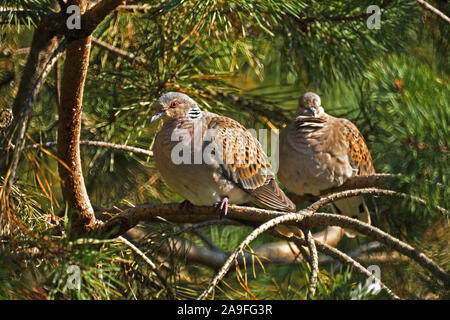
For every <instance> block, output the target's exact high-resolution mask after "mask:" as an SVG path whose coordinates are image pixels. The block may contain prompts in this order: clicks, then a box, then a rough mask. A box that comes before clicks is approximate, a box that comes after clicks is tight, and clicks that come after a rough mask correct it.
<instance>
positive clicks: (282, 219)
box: [92, 188, 450, 285]
mask: <svg viewBox="0 0 450 320" xmlns="http://www.w3.org/2000/svg"><path fill="white" fill-rule="evenodd" d="M387 191H390V190H378V189H374V188H372V189H361V190H354V191H353V190H350V191H345V192H342V193H340V194H338V196H336V197H335V196H334V195H331V196H329V197H328V198H327V199H326V201H328V200H330V199H331V198H333V200H330V201H335V200H336V199H343V198H345V197H352V196H355V195H362V194H378V195H389V196H392V195H394V196H396V195H397V192H393V191H392V192H387ZM326 201H323V200H319V201H317V202H316V203H314V204H312V205H311V206H310V207H309V208H307V209H304V210H301V211H299V212H298V213H285V212H278V211H273V210H264V209H257V208H251V207H241V206H230V208H229V211H228V214H227V218H228V219H234V220H238V221H249V222H252V223H255V222H256V223H263V224H262V225H261V226H260V227H258V228H257V229H255V230H259V231H260V232H264V231H267V230H268V229H270V228H272V227H275V226H276V225H279V224H284V223H286V224H290V225H296V226H299V225H300V227H302V228H308V229H310V228H312V227H315V226H339V227H341V228H348V229H351V230H355V231H357V232H359V233H361V234H364V235H366V236H369V237H373V238H375V239H376V240H377V241H379V242H382V243H384V244H385V245H387V246H388V247H390V248H393V249H395V250H397V251H399V252H400V253H402V254H404V255H406V256H408V257H410V258H411V259H413V260H415V261H417V262H418V263H419V264H420V265H421V266H422V267H424V268H425V269H428V270H430V271H431V272H432V273H433V274H434V275H435V276H436V277H437V278H439V279H441V280H442V281H443V282H444V283H445V284H446V285H450V275H449V274H447V273H446V272H445V271H444V270H443V269H442V268H440V267H439V266H438V265H437V264H435V263H434V262H433V261H432V260H431V259H429V258H428V257H427V256H425V255H424V254H423V253H421V252H420V251H418V250H416V249H414V248H413V247H411V246H410V245H408V244H407V243H404V242H402V241H400V240H398V239H396V238H394V237H392V236H390V235H389V234H387V233H385V232H383V231H382V230H380V229H378V228H375V227H373V226H371V225H368V224H366V223H363V222H360V221H358V220H356V219H352V218H349V217H346V216H341V215H335V214H321V213H315V212H317V210H318V209H319V208H320V207H322V206H323V205H325V204H326V203H328V202H326ZM420 203H422V202H420ZM422 204H423V203H422ZM157 216H160V217H163V218H165V219H166V220H169V221H172V222H174V223H196V222H203V221H208V220H211V219H215V218H216V217H217V216H218V212H217V208H215V207H201V206H194V207H192V208H190V209H189V210H187V209H186V208H185V206H180V204H165V205H151V204H149V205H141V206H136V207H134V208H130V209H126V210H124V211H123V212H122V213H121V214H119V215H116V216H114V217H113V218H112V219H110V220H108V221H107V222H106V223H104V224H102V225H100V226H98V227H97V230H96V231H95V234H92V235H94V236H96V237H98V236H101V235H103V236H104V235H106V234H108V235H109V236H114V235H120V234H123V233H124V232H126V231H127V230H129V229H130V228H132V227H134V226H136V225H137V223H139V222H140V221H153V220H154V219H155V218H156V217H157ZM259 234H260V233H253V232H252V235H254V236H255V237H257V236H258V235H259ZM248 240H249V241H252V240H253V239H252V238H248ZM245 245H246V244H244V246H245Z"/></svg>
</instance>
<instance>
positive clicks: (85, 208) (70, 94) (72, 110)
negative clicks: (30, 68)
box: [57, 0, 96, 234]
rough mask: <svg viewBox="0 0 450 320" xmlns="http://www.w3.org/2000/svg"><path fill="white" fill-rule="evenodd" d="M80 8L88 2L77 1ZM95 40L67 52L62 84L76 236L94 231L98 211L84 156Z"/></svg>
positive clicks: (61, 136)
mask: <svg viewBox="0 0 450 320" xmlns="http://www.w3.org/2000/svg"><path fill="white" fill-rule="evenodd" d="M74 4H76V5H78V6H79V7H80V8H84V7H85V6H86V1H85V0H79V1H75V2H74ZM90 49H91V36H88V37H86V38H84V39H79V40H75V41H72V42H71V43H70V44H69V47H68V48H67V54H66V60H65V64H64V73H63V77H62V82H61V103H60V105H59V106H58V109H59V121H58V144H57V150H58V157H59V158H60V159H61V160H62V162H64V164H65V165H64V164H62V163H61V162H58V169H59V176H60V178H61V189H62V194H63V198H64V201H65V202H66V204H67V205H68V209H69V217H70V221H71V229H72V230H71V231H72V234H82V233H85V232H89V231H91V230H92V229H93V228H94V226H95V221H96V220H95V216H94V209H93V208H92V205H91V202H90V201H89V196H88V194H87V191H86V186H85V184H84V179H83V173H82V169H81V156H80V132H81V112H82V104H83V90H84V84H85V81H86V75H87V70H88V65H89V55H90Z"/></svg>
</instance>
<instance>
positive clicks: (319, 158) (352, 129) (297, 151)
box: [278, 100, 375, 236]
mask: <svg viewBox="0 0 450 320" xmlns="http://www.w3.org/2000/svg"><path fill="white" fill-rule="evenodd" d="M319 101H320V100H319ZM305 110H306V109H302V108H299V110H298V111H297V116H296V117H295V118H294V119H293V120H292V121H291V122H290V123H289V124H288V125H287V126H286V127H285V128H284V129H283V130H282V131H281V133H280V165H279V170H278V179H279V180H280V182H281V183H282V184H283V185H284V186H285V187H286V188H287V189H288V190H290V191H291V192H293V193H295V194H298V195H304V194H312V195H319V194H320V192H321V191H323V190H327V189H330V188H333V187H336V186H339V185H342V184H343V183H344V182H345V181H346V180H347V179H348V178H349V177H352V176H355V175H365V174H371V173H374V172H375V170H374V167H373V163H372V157H371V154H370V151H369V149H368V147H367V144H366V141H365V140H364V137H363V136H362V134H361V133H360V131H359V130H358V128H357V127H356V126H355V125H354V124H353V123H352V122H351V121H349V120H347V119H343V118H336V117H333V116H330V115H328V114H327V113H325V112H324V111H323V112H321V113H320V114H319V115H318V116H316V117H314V116H310V115H308V114H307V111H305ZM322 110H323V109H322ZM333 210H334V211H335V212H336V213H342V214H344V215H347V216H350V217H353V218H357V219H359V220H361V221H365V222H367V223H370V214H369V212H368V209H367V206H366V204H365V202H364V199H363V197H352V198H348V199H344V200H339V201H336V202H335V203H334V205H333ZM346 234H347V235H348V236H354V233H352V232H350V231H348V230H346Z"/></svg>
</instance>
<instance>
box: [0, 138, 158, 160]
mask: <svg viewBox="0 0 450 320" xmlns="http://www.w3.org/2000/svg"><path fill="white" fill-rule="evenodd" d="M80 145H82V146H90V147H99V148H106V149H111V150H117V151H125V152H131V153H136V154H143V155H146V156H149V157H153V152H152V151H150V150H145V149H142V148H137V147H132V146H127V145H122V144H116V143H111V142H103V141H80ZM55 146H56V141H50V142H44V143H34V144H30V145H27V146H24V147H23V148H22V150H32V149H40V148H49V147H55ZM13 149H14V148H12V147H10V148H9V149H8V150H13ZM0 151H7V150H6V148H0Z"/></svg>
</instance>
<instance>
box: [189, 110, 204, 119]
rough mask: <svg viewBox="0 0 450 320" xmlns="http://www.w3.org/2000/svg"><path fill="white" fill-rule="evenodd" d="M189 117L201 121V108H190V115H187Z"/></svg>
mask: <svg viewBox="0 0 450 320" xmlns="http://www.w3.org/2000/svg"><path fill="white" fill-rule="evenodd" d="M187 116H188V117H189V119H191V120H195V119H199V118H201V117H202V110H200V108H199V107H193V108H190V109H189V111H188V113H187Z"/></svg>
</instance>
